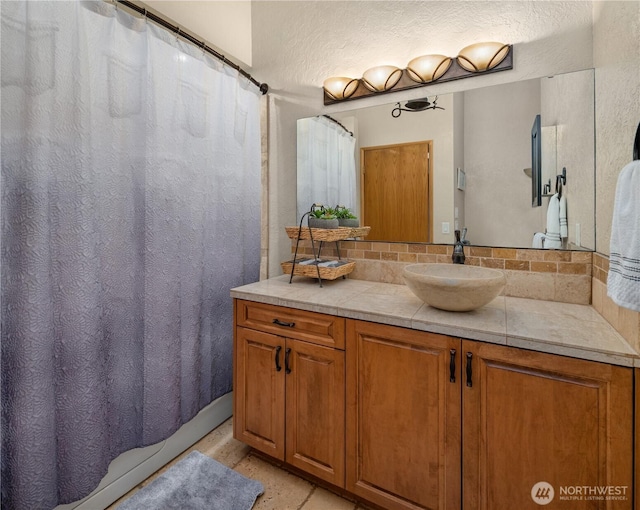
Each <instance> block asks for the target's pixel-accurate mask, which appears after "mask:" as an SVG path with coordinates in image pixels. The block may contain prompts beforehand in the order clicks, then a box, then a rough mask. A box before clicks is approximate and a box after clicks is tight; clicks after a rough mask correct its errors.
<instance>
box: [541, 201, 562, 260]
mask: <svg viewBox="0 0 640 510" xmlns="http://www.w3.org/2000/svg"><path fill="white" fill-rule="evenodd" d="M544 247H545V248H562V239H560V199H559V198H558V194H557V193H556V194H555V195H553V196H552V197H551V198H550V199H549V207H548V208H547V232H546V234H545V240H544Z"/></svg>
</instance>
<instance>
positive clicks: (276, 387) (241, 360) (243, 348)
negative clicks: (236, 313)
mask: <svg viewBox="0 0 640 510" xmlns="http://www.w3.org/2000/svg"><path fill="white" fill-rule="evenodd" d="M284 344H285V340H284V338H282V337H279V336H276V335H272V334H270V333H263V332H261V331H254V330H252V329H246V328H236V338H235V347H236V348H235V350H234V360H235V366H234V392H233V397H234V418H233V427H234V437H235V438H236V439H238V440H240V441H242V442H244V443H246V444H248V445H249V446H252V447H254V448H256V449H257V450H260V451H262V452H264V453H267V454H269V455H271V456H272V457H275V458H277V459H279V460H284V449H285V440H284V434H285V428H284V426H285V423H284V399H285V370H284V350H285V349H284V347H285V345H284ZM276 356H278V361H279V366H280V370H278V367H277V366H276Z"/></svg>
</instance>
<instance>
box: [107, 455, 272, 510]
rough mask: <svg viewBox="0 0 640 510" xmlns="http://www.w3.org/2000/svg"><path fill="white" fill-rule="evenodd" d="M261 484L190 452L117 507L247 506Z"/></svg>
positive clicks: (225, 509)
mask: <svg viewBox="0 0 640 510" xmlns="http://www.w3.org/2000/svg"><path fill="white" fill-rule="evenodd" d="M263 492H264V487H263V486H262V484H261V483H260V482H257V481H256V480H250V479H249V478H246V477H245V476H242V475H241V474H240V473H236V472H235V471H233V470H231V469H229V468H228V467H226V466H223V465H222V464H220V463H219V462H216V461H215V460H213V459H212V458H210V457H207V456H206V455H203V454H202V453H200V452H192V453H190V454H189V455H188V456H187V457H185V458H184V459H182V460H181V461H180V462H178V463H176V464H175V466H172V467H170V468H169V469H168V470H167V472H166V473H164V474H162V475H160V476H159V477H158V478H156V479H155V480H154V481H153V482H151V483H150V484H149V485H147V486H146V487H143V488H142V489H140V490H139V491H138V492H136V493H135V494H134V495H133V496H131V497H130V498H129V499H127V500H126V501H124V502H123V503H122V504H121V505H119V506H118V509H117V510H160V509H162V510H249V509H250V508H251V507H252V506H253V504H254V503H255V501H256V498H257V497H258V496H259V495H260V494H262V493H263Z"/></svg>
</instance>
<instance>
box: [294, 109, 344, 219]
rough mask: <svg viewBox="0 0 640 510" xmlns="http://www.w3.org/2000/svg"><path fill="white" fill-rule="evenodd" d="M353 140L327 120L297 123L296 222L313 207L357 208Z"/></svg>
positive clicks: (301, 120)
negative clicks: (337, 206)
mask: <svg viewBox="0 0 640 510" xmlns="http://www.w3.org/2000/svg"><path fill="white" fill-rule="evenodd" d="M355 147H356V141H355V138H354V137H353V136H352V135H351V134H350V133H348V132H347V131H345V129H344V128H343V127H342V126H339V125H338V124H336V123H335V122H333V121H332V120H329V119H327V118H326V117H312V118H308V119H300V120H298V153H297V154H298V173H297V178H298V186H297V188H298V189H297V193H298V219H300V217H301V216H302V215H303V214H304V213H305V212H307V211H309V209H310V208H311V205H312V204H323V205H325V206H328V207H335V206H336V205H341V206H345V207H348V208H349V209H351V210H352V211H355V208H356V162H355Z"/></svg>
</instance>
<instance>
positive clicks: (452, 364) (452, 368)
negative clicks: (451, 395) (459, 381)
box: [449, 349, 456, 382]
mask: <svg viewBox="0 0 640 510" xmlns="http://www.w3.org/2000/svg"><path fill="white" fill-rule="evenodd" d="M449 355H450V358H449V382H456V350H455V349H451V350H450V351H449Z"/></svg>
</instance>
